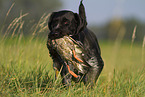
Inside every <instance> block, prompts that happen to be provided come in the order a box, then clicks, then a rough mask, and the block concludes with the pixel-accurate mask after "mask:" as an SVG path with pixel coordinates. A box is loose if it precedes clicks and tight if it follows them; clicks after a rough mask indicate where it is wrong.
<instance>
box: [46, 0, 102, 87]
mask: <svg viewBox="0 0 145 97" xmlns="http://www.w3.org/2000/svg"><path fill="white" fill-rule="evenodd" d="M48 26H49V29H50V31H51V32H50V33H49V35H48V41H47V47H48V49H49V53H50V55H51V57H52V59H53V66H54V69H55V70H56V71H61V76H62V78H63V80H62V83H63V84H65V85H66V84H67V85H70V82H71V80H75V81H76V82H77V81H83V82H84V83H85V84H91V85H93V84H94V83H95V82H96V80H97V78H98V77H99V75H100V73H101V71H102V69H103V66H104V63H103V60H102V58H101V52H100V47H99V44H98V41H97V38H96V36H95V34H94V33H93V32H91V31H90V30H89V29H87V27H86V26H87V21H86V15H85V8H84V6H83V4H82V1H81V2H80V6H79V14H77V13H73V12H72V11H67V10H63V11H58V12H53V13H52V15H51V16H50V19H49V22H48ZM66 35H68V36H70V37H72V38H73V39H74V40H76V41H78V42H80V43H81V44H82V46H83V47H84V49H85V51H86V52H85V54H84V55H83V58H84V60H85V61H86V62H87V63H88V64H89V67H87V73H86V74H81V73H77V72H76V71H74V72H75V73H77V74H78V75H79V76H80V77H79V78H78V79H76V78H74V77H73V76H72V75H71V74H69V72H68V68H67V66H66V62H65V60H63V59H62V58H61V55H59V54H58V52H57V51H56V50H54V49H53V48H52V47H51V45H50V41H51V40H54V39H59V38H62V37H63V36H66Z"/></svg>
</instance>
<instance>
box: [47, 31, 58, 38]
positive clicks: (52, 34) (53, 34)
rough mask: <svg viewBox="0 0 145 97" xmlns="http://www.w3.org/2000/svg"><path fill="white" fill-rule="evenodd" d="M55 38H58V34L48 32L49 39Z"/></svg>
mask: <svg viewBox="0 0 145 97" xmlns="http://www.w3.org/2000/svg"><path fill="white" fill-rule="evenodd" d="M57 37H59V32H50V34H49V38H50V39H55V38H57Z"/></svg>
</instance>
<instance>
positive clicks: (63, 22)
mask: <svg viewBox="0 0 145 97" xmlns="http://www.w3.org/2000/svg"><path fill="white" fill-rule="evenodd" d="M86 25H87V22H86V15H85V8H84V6H83V4H82V1H81V3H80V6H79V14H77V13H73V12H72V11H67V10H63V11H58V12H53V13H52V14H51V16H50V19H49V22H48V27H49V29H50V33H49V38H50V39H57V38H61V37H63V36H65V35H76V34H77V33H79V32H80V31H82V30H83V29H84V28H85V27H86Z"/></svg>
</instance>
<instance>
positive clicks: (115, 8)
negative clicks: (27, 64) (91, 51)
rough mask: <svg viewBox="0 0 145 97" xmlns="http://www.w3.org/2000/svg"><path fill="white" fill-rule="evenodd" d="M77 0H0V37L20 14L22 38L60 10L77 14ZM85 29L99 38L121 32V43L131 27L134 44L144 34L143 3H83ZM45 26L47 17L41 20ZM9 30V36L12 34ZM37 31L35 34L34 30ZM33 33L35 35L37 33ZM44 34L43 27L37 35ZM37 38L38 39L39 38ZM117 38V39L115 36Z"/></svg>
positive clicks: (87, 0) (100, 0) (144, 0)
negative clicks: (44, 16) (86, 25)
mask: <svg viewBox="0 0 145 97" xmlns="http://www.w3.org/2000/svg"><path fill="white" fill-rule="evenodd" d="M79 2H80V0H0V31H1V35H3V34H4V33H5V30H6V29H7V28H8V26H9V25H10V24H11V23H12V22H13V20H14V19H15V18H17V17H20V16H21V15H23V14H26V13H28V14H27V16H24V17H23V20H24V25H23V29H21V30H22V31H23V34H24V35H26V36H27V35H31V33H32V31H31V29H33V27H34V25H37V23H38V22H39V20H40V19H41V18H42V17H43V15H44V13H45V15H48V14H49V13H51V12H53V11H59V10H63V9H65V10H66V9H67V10H71V11H73V12H78V6H79ZM83 3H84V5H85V9H86V14H87V21H88V27H89V28H90V29H92V30H93V31H94V32H95V34H96V35H97V37H98V38H99V39H103V40H104V39H107V40H108V39H109V40H114V39H116V37H119V36H120V34H119V33H123V34H122V35H123V39H124V40H131V38H132V32H133V29H134V27H135V26H137V29H136V41H142V40H143V37H144V35H145V10H144V9H145V0H91V1H90V0H84V1H83ZM45 20H46V22H45V24H44V25H45V26H47V21H48V18H47V19H45ZM12 32H13V31H10V32H9V33H12ZM37 32H39V31H37ZM37 32H36V34H37ZM40 33H41V35H46V34H47V33H48V29H47V28H46V29H45V30H43V31H42V32H39V35H40ZM41 35H40V36H41ZM118 35H119V36H118Z"/></svg>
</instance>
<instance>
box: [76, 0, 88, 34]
mask: <svg viewBox="0 0 145 97" xmlns="http://www.w3.org/2000/svg"><path fill="white" fill-rule="evenodd" d="M74 16H75V18H76V21H77V24H78V27H77V31H76V34H77V33H79V32H81V31H82V30H83V29H84V28H86V26H87V20H86V13H85V7H84V5H83V3H82V0H81V2H80V5H79V14H77V13H75V14H74Z"/></svg>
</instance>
